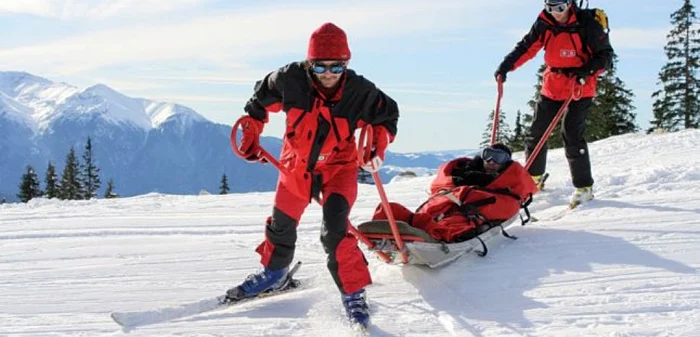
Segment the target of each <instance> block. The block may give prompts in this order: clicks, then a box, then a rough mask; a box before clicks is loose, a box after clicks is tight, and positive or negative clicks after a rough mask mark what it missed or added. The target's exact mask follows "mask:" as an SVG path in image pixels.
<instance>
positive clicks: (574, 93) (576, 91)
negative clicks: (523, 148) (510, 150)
mask: <svg viewBox="0 0 700 337" xmlns="http://www.w3.org/2000/svg"><path fill="white" fill-rule="evenodd" d="M582 91H583V86H582V85H578V86H577V85H576V81H575V80H574V82H573V83H572V84H571V95H569V98H567V99H566V101H564V104H562V105H561V108H559V111H557V114H556V115H554V119H552V122H551V123H549V127H547V130H546V131H545V132H544V135H542V138H540V141H539V142H537V146H535V149H533V150H532V153H530V157H529V158H528V159H527V163H526V164H525V170H529V169H530V166H532V163H534V162H535V158H537V155H538V154H539V153H540V151H541V150H542V147H543V146H544V144H545V143H546V142H547V139H549V136H550V134H551V133H552V131H554V127H555V126H556V125H557V123H559V121H560V120H561V119H562V117H564V114H565V113H566V111H568V109H569V104H571V101H572V100H576V101H578V100H579V99H581V94H582Z"/></svg>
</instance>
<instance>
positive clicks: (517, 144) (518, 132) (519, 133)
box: [507, 110, 525, 152]
mask: <svg viewBox="0 0 700 337" xmlns="http://www.w3.org/2000/svg"><path fill="white" fill-rule="evenodd" d="M522 118H523V117H522V113H521V112H520V110H518V112H517V114H516V116H515V129H514V130H513V136H512V137H511V139H510V141H509V142H508V144H507V145H508V147H510V148H511V150H513V152H517V151H522V150H524V149H525V132H524V130H525V126H524V125H523V123H522Z"/></svg>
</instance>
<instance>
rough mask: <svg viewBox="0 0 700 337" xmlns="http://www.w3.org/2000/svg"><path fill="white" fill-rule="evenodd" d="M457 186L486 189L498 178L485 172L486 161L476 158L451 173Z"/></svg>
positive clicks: (456, 167) (455, 168)
mask: <svg viewBox="0 0 700 337" xmlns="http://www.w3.org/2000/svg"><path fill="white" fill-rule="evenodd" d="M451 175H452V182H453V183H454V184H455V186H479V187H486V186H487V185H488V184H490V183H491V182H492V181H494V179H496V176H494V175H491V174H488V173H486V172H484V160H483V159H481V157H479V156H476V157H474V159H472V160H469V161H467V162H466V163H465V164H464V165H463V166H455V167H454V168H453V169H452V172H451Z"/></svg>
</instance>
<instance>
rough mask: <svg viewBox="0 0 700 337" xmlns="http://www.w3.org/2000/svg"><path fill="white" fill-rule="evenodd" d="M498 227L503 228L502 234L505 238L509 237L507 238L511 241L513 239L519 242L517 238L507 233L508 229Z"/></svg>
mask: <svg viewBox="0 0 700 337" xmlns="http://www.w3.org/2000/svg"><path fill="white" fill-rule="evenodd" d="M498 227H501V234H502V235H503V236H505V237H507V238H509V239H511V240H517V239H518V237H517V236H515V235H510V234H508V232H506V229H505V228H503V225H498Z"/></svg>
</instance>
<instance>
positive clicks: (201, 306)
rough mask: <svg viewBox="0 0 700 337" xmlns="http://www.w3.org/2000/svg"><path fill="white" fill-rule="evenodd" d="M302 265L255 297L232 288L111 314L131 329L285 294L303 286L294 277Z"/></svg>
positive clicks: (299, 263) (295, 266) (296, 265)
mask: <svg viewBox="0 0 700 337" xmlns="http://www.w3.org/2000/svg"><path fill="white" fill-rule="evenodd" d="M300 267H301V261H300V262H297V263H296V264H295V265H294V267H292V269H291V270H290V271H289V273H288V274H287V278H286V280H285V283H284V284H283V285H282V287H280V288H278V289H276V290H271V291H266V292H263V293H260V294H258V295H257V296H255V297H241V296H238V295H239V294H240V293H239V292H238V290H237V288H238V287H235V288H232V289H230V290H229V291H227V293H226V294H224V295H220V296H217V297H213V298H208V299H204V300H200V301H195V302H191V303H186V304H182V305H178V306H172V307H163V308H156V309H150V310H145V311H131V312H112V313H111V314H110V316H111V317H112V319H113V320H114V321H115V322H116V323H117V324H119V325H121V326H122V327H124V328H127V329H131V328H136V327H139V326H145V325H151V324H156V323H163V322H168V321H172V320H175V319H179V318H184V317H189V316H194V315H198V314H202V313H205V312H210V311H214V310H219V309H224V308H228V307H230V306H232V305H238V304H242V303H246V302H251V301H255V300H257V299H261V298H267V297H271V296H275V295H280V294H285V293H288V292H291V291H293V290H295V289H300V288H302V283H301V282H300V281H299V280H297V279H294V278H293V276H294V273H296V272H297V270H299V268H300Z"/></svg>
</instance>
